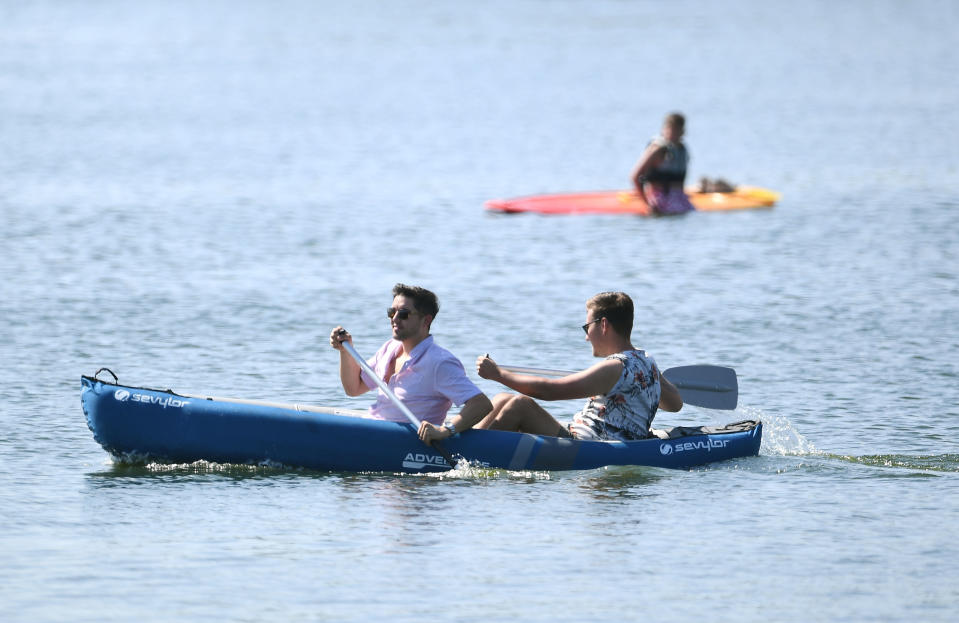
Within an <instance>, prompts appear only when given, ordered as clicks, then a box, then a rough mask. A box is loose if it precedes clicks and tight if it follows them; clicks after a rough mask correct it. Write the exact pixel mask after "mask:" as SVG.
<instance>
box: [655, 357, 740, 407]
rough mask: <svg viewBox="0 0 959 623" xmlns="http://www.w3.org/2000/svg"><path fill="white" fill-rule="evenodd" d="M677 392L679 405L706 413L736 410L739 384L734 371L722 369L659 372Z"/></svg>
mask: <svg viewBox="0 0 959 623" xmlns="http://www.w3.org/2000/svg"><path fill="white" fill-rule="evenodd" d="M663 375H664V376H665V377H666V378H667V379H669V382H670V383H672V384H673V385H675V386H676V387H677V388H678V389H679V393H680V394H681V395H682V397H683V402H687V403H689V404H691V405H696V406H698V407H706V408H707V409H727V410H732V409H735V408H736V404H737V403H738V401H739V382H738V381H737V380H736V371H735V370H733V369H732V368H725V367H723V366H710V365H699V366H678V367H676V368H670V369H668V370H665V371H664V372H663Z"/></svg>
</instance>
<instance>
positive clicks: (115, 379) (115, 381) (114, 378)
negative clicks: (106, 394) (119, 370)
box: [93, 368, 120, 385]
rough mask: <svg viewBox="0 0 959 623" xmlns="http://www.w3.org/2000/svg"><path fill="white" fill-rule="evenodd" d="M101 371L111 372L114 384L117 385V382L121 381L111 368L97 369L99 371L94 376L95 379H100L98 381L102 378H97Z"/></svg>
mask: <svg viewBox="0 0 959 623" xmlns="http://www.w3.org/2000/svg"><path fill="white" fill-rule="evenodd" d="M101 372H108V373H109V374H110V376H112V377H113V384H114V385H116V384H117V383H119V382H120V379H118V378H117V375H116V374H114V373H113V370H111V369H110V368H100V369H99V370H97V371H96V372H95V373H94V374H93V378H95V379H96V380H98V381H99V380H101V379H99V378H97V377H99V376H100V373H101Z"/></svg>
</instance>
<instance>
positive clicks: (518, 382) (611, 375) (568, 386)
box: [476, 355, 623, 400]
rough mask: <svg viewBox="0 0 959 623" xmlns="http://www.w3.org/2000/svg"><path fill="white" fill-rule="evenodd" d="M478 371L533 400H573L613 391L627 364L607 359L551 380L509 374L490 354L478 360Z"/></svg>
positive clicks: (528, 375)
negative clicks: (624, 365)
mask: <svg viewBox="0 0 959 623" xmlns="http://www.w3.org/2000/svg"><path fill="white" fill-rule="evenodd" d="M476 372H477V373H478V374H479V375H480V376H481V377H483V378H484V379H489V380H491V381H496V382H497V383H502V384H503V385H505V386H506V387H509V388H510V389H512V390H514V391H518V392H519V393H521V394H525V395H527V396H529V397H531V398H539V399H540V400H570V399H573V398H589V397H591V396H600V395H603V394H606V393H607V392H609V390H611V389H613V387H614V386H615V385H616V382H617V381H618V380H619V377H620V375H621V374H622V373H623V363H622V362H621V361H619V360H617V359H606V360H603V361H601V362H599V363H597V364H596V365H593V366H591V367H589V368H587V369H585V370H581V371H579V372H574V373H573V374H570V375H568V376H564V377H562V378H559V379H547V378H544V377H541V376H533V375H530V374H517V373H515V372H507V371H506V370H503V369H501V368H500V367H499V366H498V365H496V362H495V361H493V360H492V359H490V358H489V356H488V355H483V356H481V357H479V359H477V360H476Z"/></svg>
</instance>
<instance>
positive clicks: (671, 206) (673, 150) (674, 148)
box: [632, 112, 695, 214]
mask: <svg viewBox="0 0 959 623" xmlns="http://www.w3.org/2000/svg"><path fill="white" fill-rule="evenodd" d="M685 131H686V118H685V117H683V116H682V115H681V114H679V113H675V112H674V113H672V114H670V115H667V116H666V119H665V121H664V122H663V129H662V133H661V134H660V135H659V136H656V137H654V138H653V140H652V141H650V143H649V145H648V146H647V147H646V151H645V152H643V155H642V156H641V157H640V159H639V162H637V163H636V167H635V168H634V169H633V177H632V179H633V186H634V187H635V188H636V192H637V194H638V195H639V198H640V200H641V201H643V202H644V203H645V204H646V205H647V206H649V208H650V209H651V210H652V211H653V212H655V213H656V214H683V213H684V212H689V211H690V210H694V209H695V208H694V207H693V204H692V203H690V202H689V198H688V197H687V196H686V193H685V192H683V184H684V183H685V181H686V168H687V167H688V165H689V152H688V151H687V150H686V145H684V144H683V134H684V133H685Z"/></svg>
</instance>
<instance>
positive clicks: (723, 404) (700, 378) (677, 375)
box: [500, 365, 739, 410]
mask: <svg viewBox="0 0 959 623" xmlns="http://www.w3.org/2000/svg"><path fill="white" fill-rule="evenodd" d="M500 369H501V370H506V371H507V372H515V373H517V374H532V375H535V376H568V375H570V374H573V373H574V372H576V371H575V370H551V369H549V368H526V367H522V366H500ZM663 375H664V376H665V377H666V378H667V379H669V382H670V383H672V384H673V385H675V386H676V388H677V389H679V394H680V395H681V396H682V397H683V402H688V403H689V404H691V405H696V406H698V407H705V408H707V409H726V410H732V409H735V408H736V403H737V402H738V399H739V383H738V382H737V380H736V371H735V370H733V369H732V368H726V367H724V366H710V365H698V366H679V367H676V368H670V369H668V370H664V371H663Z"/></svg>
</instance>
